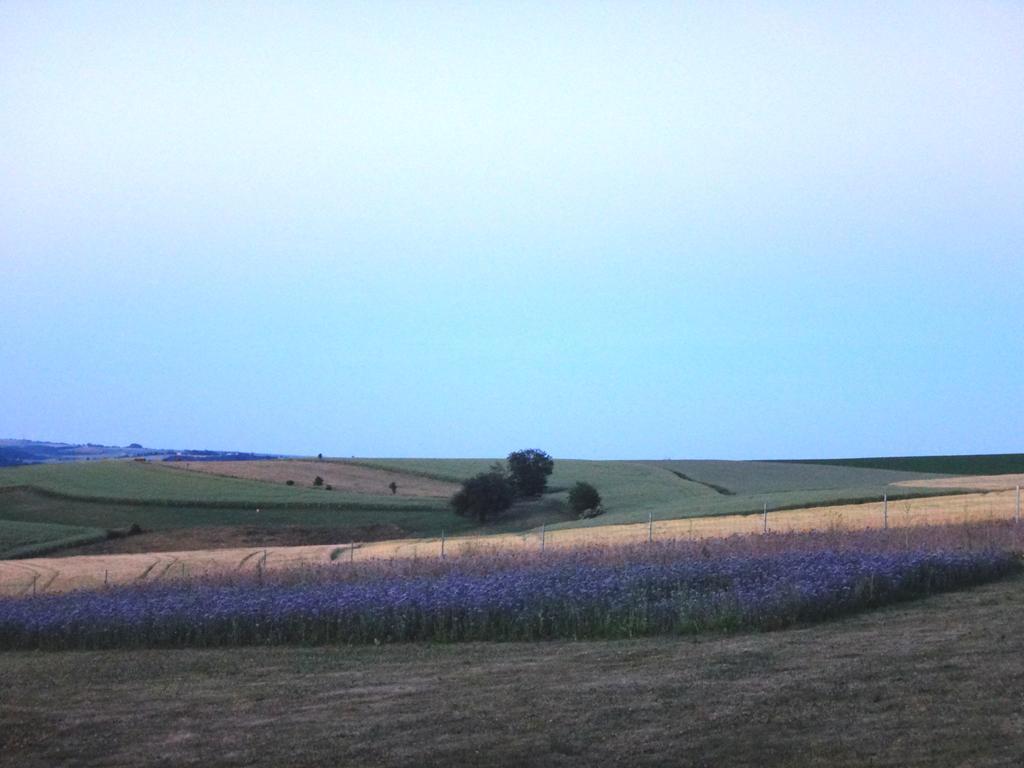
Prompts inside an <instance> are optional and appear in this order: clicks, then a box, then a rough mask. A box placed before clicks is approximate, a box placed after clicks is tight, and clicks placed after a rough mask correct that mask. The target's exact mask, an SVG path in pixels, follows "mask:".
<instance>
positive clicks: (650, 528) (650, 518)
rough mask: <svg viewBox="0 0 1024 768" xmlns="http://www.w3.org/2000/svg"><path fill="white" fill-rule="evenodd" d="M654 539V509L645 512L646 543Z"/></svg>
mask: <svg viewBox="0 0 1024 768" xmlns="http://www.w3.org/2000/svg"><path fill="white" fill-rule="evenodd" d="M653 541H654V510H653V509H652V510H651V511H650V512H648V513H647V543H648V544H650V543H652V542H653Z"/></svg>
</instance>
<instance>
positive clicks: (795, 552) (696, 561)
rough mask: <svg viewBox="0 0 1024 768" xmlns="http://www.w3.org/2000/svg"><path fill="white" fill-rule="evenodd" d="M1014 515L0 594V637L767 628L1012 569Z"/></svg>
mask: <svg viewBox="0 0 1024 768" xmlns="http://www.w3.org/2000/svg"><path fill="white" fill-rule="evenodd" d="M1020 527H1021V526H1019V525H1017V524H1014V523H1012V522H1007V523H988V524H972V525H955V526H938V527H928V528H919V529H904V530H900V531H877V530H874V531H860V532H855V533H841V532H826V533H810V534H808V533H803V534H774V535H771V534H770V535H764V536H744V537H741V536H734V537H730V538H727V539H716V540H703V541H666V542H655V543H653V544H635V545H626V546H621V545H620V546H613V547H600V546H592V547H582V548H578V549H572V550H565V551H556V552H533V553H524V552H487V553H483V552H481V553H477V554H463V555H459V556H456V557H449V558H445V559H441V558H430V559H403V560H392V561H376V562H366V563H356V564H353V563H347V562H345V561H344V560H341V561H339V562H337V563H332V564H330V565H323V566H315V567H303V568H296V569H292V570H287V571H277V572H265V571H263V570H261V569H257V570H256V571H254V572H248V573H245V574H242V573H238V572H234V573H225V574H221V575H218V576H215V577H209V576H208V577H202V578H191V579H190V578H187V577H186V578H182V579H179V580H177V581H170V582H163V583H158V584H150V585H140V586H130V587H111V588H107V589H101V590H94V591H88V592H86V591H80V592H71V593H65V594H60V595H39V596H30V597H22V598H11V599H3V600H0V647H2V648H8V649H12V648H44V649H74V648H106V647H145V646H157V647H214V646H228V645H250V644H325V643H391V642H403V641H434V642H453V641H463V640H499V641H507V640H540V639H549V638H571V639H589V638H622V637H635V636H642V635H652V634H666V633H680V634H681V633H693V632H701V631H732V630H742V629H776V628H780V627H785V626H788V625H792V624H794V623H799V622H805V621H817V620H823V619H829V618H833V617H836V616H841V615H844V614H848V613H851V612H854V611H858V610H863V609H866V608H872V607H875V606H879V605H883V604H886V603H890V602H893V601H897V600H904V599H910V598H914V597H920V596H923V595H927V594H930V593H934V592H941V591H945V590H951V589H957V588H961V587H965V586H970V585H974V584H979V583H983V582H986V581H989V580H992V579H996V578H999V577H1001V576H1005V575H1007V574H1010V573H1013V572H1016V571H1017V570H1019V569H1020V552H1021V548H1022V547H1021V542H1022V536H1021V531H1020Z"/></svg>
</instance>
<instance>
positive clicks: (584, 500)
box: [569, 482, 601, 515]
mask: <svg viewBox="0 0 1024 768" xmlns="http://www.w3.org/2000/svg"><path fill="white" fill-rule="evenodd" d="M600 505H601V494H600V493H598V492H597V488H595V487H594V486H592V485H591V484H590V483H583V482H580V483H576V485H574V486H573V487H572V488H571V489H570V490H569V509H571V510H572V511H573V512H575V513H576V514H577V515H578V514H579V513H580V512H586V511H587V510H588V509H597V507H599V506H600Z"/></svg>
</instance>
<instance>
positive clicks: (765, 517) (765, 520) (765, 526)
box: [761, 501, 768, 533]
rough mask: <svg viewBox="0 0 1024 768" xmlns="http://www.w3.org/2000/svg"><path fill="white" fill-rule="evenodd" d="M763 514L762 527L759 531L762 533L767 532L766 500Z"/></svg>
mask: <svg viewBox="0 0 1024 768" xmlns="http://www.w3.org/2000/svg"><path fill="white" fill-rule="evenodd" d="M763 515H764V526H763V529H762V531H761V532H762V533H768V502H767V501H766V502H765V503H764V512H763Z"/></svg>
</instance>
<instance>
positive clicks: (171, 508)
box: [0, 489, 475, 536]
mask: <svg viewBox="0 0 1024 768" xmlns="http://www.w3.org/2000/svg"><path fill="white" fill-rule="evenodd" d="M256 509H257V508H256V507H255V506H250V507H246V508H238V507H215V506H175V505H173V504H172V505H168V506H159V505H154V504H131V503H117V504H110V503H96V502H91V501H83V500H81V499H68V498H62V497H59V496H58V497H54V496H47V495H42V494H39V493H36V492H33V491H31V490H21V489H18V490H8V491H6V492H3V493H0V518H3V519H6V520H18V521H25V522H40V523H55V524H58V525H71V526H79V527H89V528H103V529H110V528H126V527H129V526H131V525H133V524H135V525H139V526H141V527H142V528H143V529H144V530H147V531H150V530H154V531H155V530H171V529H175V528H193V527H197V526H235V525H240V526H254V525H255V526H264V527H268V528H271V527H275V526H282V525H290V526H294V525H300V526H307V527H331V528H338V527H359V526H370V525H379V524H393V525H397V526H398V527H400V528H402V529H403V530H405V531H408V532H409V534H410V535H414V536H415V535H423V536H436V535H437V534H438V532H439V531H440V530H441V529H442V528H444V529H445V530H448V531H451V532H453V533H454V532H463V531H470V530H472V529H473V528H474V527H475V526H474V525H473V523H472V521H469V520H466V519H464V518H461V517H458V516H456V515H455V514H454V513H453V512H451V510H450V509H449V508H447V507H445V506H438V507H437V508H436V509H404V510H403V509H397V510H381V509H375V508H367V509H360V508H358V507H353V508H349V509H334V508H325V507H309V508H303V507H288V508H280V507H276V508H260V511H259V512H257V511H256Z"/></svg>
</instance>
